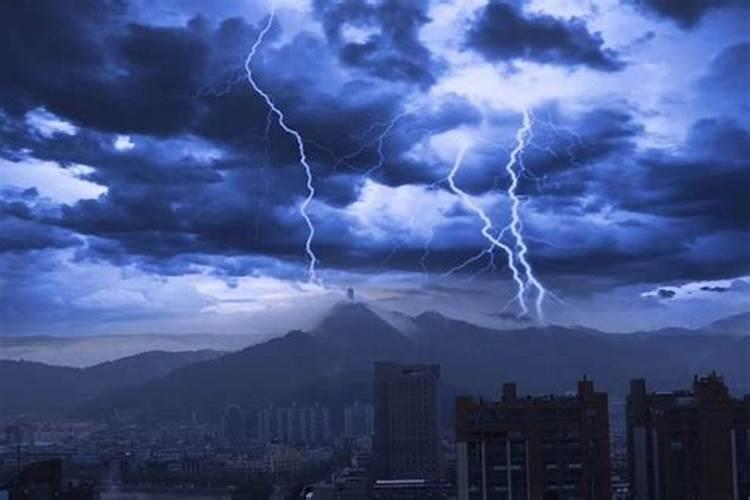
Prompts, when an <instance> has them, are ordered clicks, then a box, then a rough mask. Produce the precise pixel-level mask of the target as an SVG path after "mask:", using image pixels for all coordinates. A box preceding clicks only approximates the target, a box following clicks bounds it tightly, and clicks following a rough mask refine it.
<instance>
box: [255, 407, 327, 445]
mask: <svg viewBox="0 0 750 500" xmlns="http://www.w3.org/2000/svg"><path fill="white" fill-rule="evenodd" d="M258 439H259V440H260V441H266V442H268V441H277V442H280V443H286V444H294V445H322V444H326V443H328V442H329V441H330V440H331V428H330V422H329V415H328V408H326V407H325V406H322V405H320V404H317V403H316V404H315V405H314V406H300V407H298V406H296V405H294V406H290V407H287V408H273V407H271V408H264V409H262V410H260V411H259V412H258Z"/></svg>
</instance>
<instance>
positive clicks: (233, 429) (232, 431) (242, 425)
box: [222, 405, 247, 446]
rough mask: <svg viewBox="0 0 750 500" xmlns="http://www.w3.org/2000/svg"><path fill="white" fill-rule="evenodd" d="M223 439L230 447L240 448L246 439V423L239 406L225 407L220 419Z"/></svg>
mask: <svg viewBox="0 0 750 500" xmlns="http://www.w3.org/2000/svg"><path fill="white" fill-rule="evenodd" d="M222 424H223V431H224V439H225V440H226V441H227V442H228V443H229V444H231V445H232V446H240V445H242V444H243V443H244V442H245V439H246V438H247V422H246V421H245V415H244V414H243V413H242V410H240V407H239V405H227V407H226V408H225V409H224V416H223V417H222Z"/></svg>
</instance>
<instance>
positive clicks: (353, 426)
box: [344, 401, 375, 438]
mask: <svg viewBox="0 0 750 500" xmlns="http://www.w3.org/2000/svg"><path fill="white" fill-rule="evenodd" d="M373 432H375V409H374V408H373V407H372V405H368V404H362V403H360V402H358V401H357V402H355V403H354V404H353V405H351V406H347V407H346V408H345V409H344V437H347V438H356V437H364V436H371V435H372V433H373Z"/></svg>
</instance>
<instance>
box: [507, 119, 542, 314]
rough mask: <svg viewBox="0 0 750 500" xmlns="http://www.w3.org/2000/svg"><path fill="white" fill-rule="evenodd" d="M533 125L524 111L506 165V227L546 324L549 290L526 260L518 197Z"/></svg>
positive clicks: (537, 310) (536, 308) (537, 309)
mask: <svg viewBox="0 0 750 500" xmlns="http://www.w3.org/2000/svg"><path fill="white" fill-rule="evenodd" d="M533 124H534V120H533V117H532V114H531V112H530V111H529V110H524V112H523V122H522V124H521V126H520V127H519V128H518V130H517V131H516V145H515V147H514V148H513V150H512V151H511V152H510V156H509V157H508V162H507V163H506V164H505V171H506V172H507V173H508V175H509V176H510V180H511V182H510V185H509V186H508V190H507V191H506V192H507V194H508V198H509V199H510V202H511V205H510V206H511V221H510V224H508V226H506V227H507V228H508V229H509V230H510V232H511V234H512V235H513V239H514V240H515V246H516V249H517V253H516V256H517V259H518V262H519V264H520V266H521V268H523V273H524V275H525V281H526V283H527V284H528V285H529V286H530V287H531V288H534V289H535V290H536V300H535V302H534V306H535V310H536V315H537V318H538V319H539V321H541V322H542V323H544V309H543V304H544V296H545V293H546V292H547V290H546V289H545V288H544V287H543V286H542V284H541V283H540V282H539V280H538V279H537V278H536V276H535V275H534V270H533V268H532V266H531V264H530V263H529V261H528V259H527V258H526V256H527V254H528V252H529V248H528V246H527V245H526V241H525V240H524V236H523V222H522V220H521V199H520V198H519V196H518V184H519V178H520V174H522V173H523V172H524V171H525V170H526V167H525V165H524V162H523V158H524V151H525V148H526V146H527V144H529V142H530V141H531V140H532V137H533V136H532V134H533V132H532V128H533ZM514 272H515V271H514ZM523 291H525V290H522V292H523ZM522 308H523V307H522Z"/></svg>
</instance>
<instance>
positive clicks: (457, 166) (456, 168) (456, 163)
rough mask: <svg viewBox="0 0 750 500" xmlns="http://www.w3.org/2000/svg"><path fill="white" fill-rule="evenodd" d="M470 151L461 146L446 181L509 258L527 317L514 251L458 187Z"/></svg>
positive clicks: (518, 300) (520, 302)
mask: <svg viewBox="0 0 750 500" xmlns="http://www.w3.org/2000/svg"><path fill="white" fill-rule="evenodd" d="M467 150H468V145H467V144H464V145H463V146H461V149H460V150H459V152H458V156H456V160H455V161H454V162H453V167H452V168H451V171H450V173H449V174H448V177H447V178H446V180H447V181H448V185H449V186H450V189H451V191H453V193H454V194H456V195H458V196H459V197H460V198H461V201H462V202H463V204H464V205H466V206H467V207H468V208H469V209H470V210H471V211H472V212H474V213H475V214H476V215H477V216H478V217H479V218H480V219H481V221H482V223H483V226H482V236H484V238H485V239H486V240H487V241H488V242H489V243H490V245H491V247H492V248H493V249H494V248H501V249H502V250H503V251H504V252H505V254H506V255H507V257H508V267H509V268H510V270H511V273H512V274H513V281H515V282H516V285H517V287H518V291H517V292H516V296H515V300H516V301H517V302H518V305H519V306H520V307H521V315H526V314H528V312H529V308H528V307H527V306H526V297H525V292H526V284H525V283H524V280H523V279H522V278H521V273H520V272H519V271H518V267H516V263H515V259H514V258H513V250H511V248H510V247H509V246H507V245H506V244H505V243H503V242H502V241H500V239H499V238H498V237H496V236H494V235H493V234H492V229H493V226H492V221H491V220H490V218H489V216H488V215H487V214H486V213H485V211H484V210H483V209H482V207H480V206H479V205H478V204H477V203H475V202H474V200H473V199H472V198H471V196H469V195H468V193H466V192H465V191H464V190H462V189H461V188H459V187H458V186H457V185H456V181H455V178H456V174H458V171H459V170H460V169H461V164H462V163H463V159H464V156H465V155H466V151H467Z"/></svg>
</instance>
